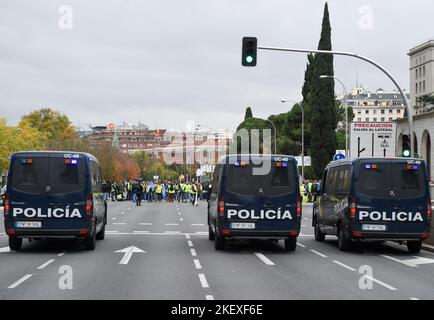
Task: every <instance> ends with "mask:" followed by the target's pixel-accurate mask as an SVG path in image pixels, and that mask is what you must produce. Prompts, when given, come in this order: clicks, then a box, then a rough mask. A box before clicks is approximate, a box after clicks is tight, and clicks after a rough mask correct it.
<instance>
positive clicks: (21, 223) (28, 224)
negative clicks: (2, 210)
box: [16, 221, 41, 228]
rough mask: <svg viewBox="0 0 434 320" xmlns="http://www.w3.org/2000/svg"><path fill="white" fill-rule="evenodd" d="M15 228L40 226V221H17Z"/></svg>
mask: <svg viewBox="0 0 434 320" xmlns="http://www.w3.org/2000/svg"><path fill="white" fill-rule="evenodd" d="M16 226H17V228H41V221H17V222H16Z"/></svg>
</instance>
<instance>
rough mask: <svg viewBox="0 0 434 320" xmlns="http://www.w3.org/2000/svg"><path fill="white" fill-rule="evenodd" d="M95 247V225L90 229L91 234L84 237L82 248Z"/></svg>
mask: <svg viewBox="0 0 434 320" xmlns="http://www.w3.org/2000/svg"><path fill="white" fill-rule="evenodd" d="M95 247H96V227H95V228H94V229H93V230H92V232H91V234H90V235H89V236H88V237H86V238H85V239H84V248H85V249H86V250H90V251H92V250H95Z"/></svg>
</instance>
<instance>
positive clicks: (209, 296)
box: [205, 294, 214, 300]
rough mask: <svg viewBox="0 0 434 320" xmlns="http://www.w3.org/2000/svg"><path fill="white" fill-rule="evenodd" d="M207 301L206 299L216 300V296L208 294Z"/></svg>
mask: <svg viewBox="0 0 434 320" xmlns="http://www.w3.org/2000/svg"><path fill="white" fill-rule="evenodd" d="M205 299H206V300H214V296H213V295H210V294H208V295H206V296H205Z"/></svg>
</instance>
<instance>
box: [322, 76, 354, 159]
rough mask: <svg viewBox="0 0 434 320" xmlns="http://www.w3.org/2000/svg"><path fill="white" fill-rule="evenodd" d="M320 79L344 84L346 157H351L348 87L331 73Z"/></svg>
mask: <svg viewBox="0 0 434 320" xmlns="http://www.w3.org/2000/svg"><path fill="white" fill-rule="evenodd" d="M319 78H320V79H334V80H336V81H337V82H339V83H340V84H341V85H342V88H344V95H345V96H344V98H345V99H344V101H345V102H344V107H345V158H348V157H349V154H350V153H349V150H348V104H347V96H348V92H347V88H346V87H345V85H344V83H343V82H342V81H341V80H339V79H338V78H336V77H333V76H329V75H324V74H323V75H321V76H319Z"/></svg>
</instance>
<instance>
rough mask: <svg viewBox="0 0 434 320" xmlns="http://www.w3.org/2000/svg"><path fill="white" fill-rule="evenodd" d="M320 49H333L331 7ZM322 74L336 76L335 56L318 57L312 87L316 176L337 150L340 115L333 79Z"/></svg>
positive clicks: (312, 154) (326, 11)
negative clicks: (323, 77) (337, 130)
mask: <svg viewBox="0 0 434 320" xmlns="http://www.w3.org/2000/svg"><path fill="white" fill-rule="evenodd" d="M318 49H319V50H332V44H331V26H330V18H329V11H328V5H327V3H326V4H325V7H324V16H323V22H322V30H321V38H320V41H319V45H318ZM321 75H328V76H334V70H333V55H330V54H316V55H315V58H314V70H313V77H312V88H311V93H310V96H309V100H310V104H311V128H310V135H311V150H310V154H311V157H312V167H313V168H312V169H313V173H314V175H315V176H316V177H320V176H321V175H322V174H323V171H324V168H325V167H326V165H327V164H328V163H329V162H330V160H331V159H332V157H333V154H334V153H335V151H336V148H337V139H336V127H337V112H336V106H335V92H334V79H333V78H326V79H320V76H321Z"/></svg>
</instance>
